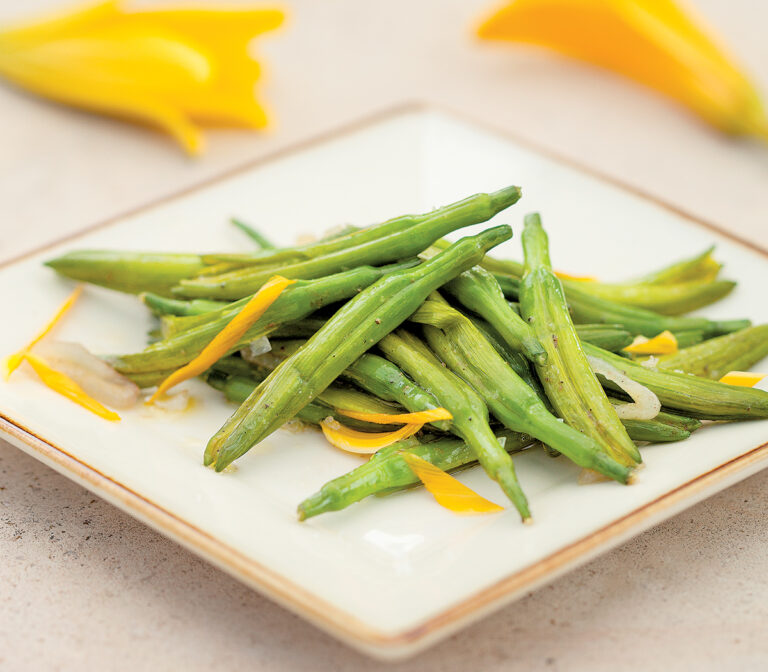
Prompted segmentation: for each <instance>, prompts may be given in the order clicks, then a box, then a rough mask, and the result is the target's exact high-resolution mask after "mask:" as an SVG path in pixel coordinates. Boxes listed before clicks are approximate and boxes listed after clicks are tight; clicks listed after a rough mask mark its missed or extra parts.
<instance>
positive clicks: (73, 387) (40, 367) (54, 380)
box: [24, 352, 120, 422]
mask: <svg viewBox="0 0 768 672" xmlns="http://www.w3.org/2000/svg"><path fill="white" fill-rule="evenodd" d="M24 359H25V360H26V361H27V362H29V363H30V365H31V366H32V368H33V369H34V370H35V373H37V375H38V376H40V379H41V380H42V381H43V383H45V385H46V386H47V387H49V388H50V389H52V390H53V391H54V392H58V393H59V394H61V395H62V396H65V397H67V399H71V400H72V401H74V402H75V403H76V404H78V405H79V406H82V407H83V408H84V409H86V410H87V411H90V412H91V413H95V414H96V415H98V416H99V417H101V418H104V419H105V420H111V421H112V422H116V421H118V420H120V416H119V415H118V414H117V413H115V412H114V411H111V410H109V409H108V408H107V407H106V406H103V405H102V404H100V403H99V402H98V401H96V400H95V399H94V398H93V397H91V396H89V395H88V394H86V392H85V391H84V390H83V388H82V387H80V386H79V385H78V384H77V383H76V382H75V381H74V380H72V379H71V378H70V377H69V376H66V375H65V374H63V373H61V372H60V371H56V369H53V368H51V367H50V366H48V364H47V363H46V362H45V360H43V359H41V358H40V357H38V356H37V355H33V354H32V353H31V352H27V353H26V354H25V355H24Z"/></svg>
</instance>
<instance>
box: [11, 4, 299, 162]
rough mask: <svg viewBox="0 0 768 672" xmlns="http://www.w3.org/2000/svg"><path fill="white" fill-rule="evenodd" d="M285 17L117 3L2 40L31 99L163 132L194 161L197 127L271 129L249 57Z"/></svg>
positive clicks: (199, 144)
mask: <svg viewBox="0 0 768 672" xmlns="http://www.w3.org/2000/svg"><path fill="white" fill-rule="evenodd" d="M283 18H284V14H283V12H282V11H281V10H279V9H253V8H229V9H213V8H210V9H207V8H190V9H155V10H153V9H146V10H125V9H123V7H122V5H121V3H120V2H118V1H117V0H110V1H109V2H103V3H100V4H98V5H93V6H90V7H86V8H84V9H82V10H80V11H77V12H70V13H68V14H62V15H59V16H57V17H52V18H50V19H48V20H47V21H43V22H39V23H35V24H30V25H28V26H22V27H19V28H15V29H10V30H5V31H0V75H2V76H4V77H5V78H7V79H8V80H10V81H12V82H14V83H15V84H17V85H18V86H20V87H22V88H24V89H27V90H29V91H31V92H33V93H37V94H39V95H42V96H45V97H47V98H51V99H53V100H55V101H57V102H61V103H65V104H68V105H73V106H76V107H80V108H83V109H87V110H90V111H94V112H101V113H105V114H110V115H113V116H118V117H125V118H129V119H132V120H135V121H140V122H144V123H147V124H150V125H154V126H157V127H159V128H161V129H163V130H165V131H167V132H168V133H170V134H171V135H172V136H174V137H175V138H176V139H177V140H178V142H179V143H180V144H181V145H182V146H183V147H184V148H185V149H186V150H187V151H188V152H189V153H190V154H197V153H199V152H200V151H202V148H203V138H202V134H201V132H200V130H199V128H198V127H197V126H196V124H195V122H200V123H205V124H222V125H235V126H245V127H250V128H263V127H264V126H266V125H267V115H266V113H265V111H264V109H263V107H262V106H261V105H260V103H259V102H258V101H257V100H256V97H255V91H254V88H255V83H256V81H257V80H258V79H259V76H260V72H261V71H260V66H259V64H258V63H257V62H256V61H255V60H253V59H252V58H251V56H250V55H249V53H248V47H249V43H250V41H251V40H252V39H253V38H254V37H255V36H256V35H258V34H261V33H263V32H266V31H268V30H273V29H275V28H277V27H278V26H279V25H280V24H281V23H282V21H283Z"/></svg>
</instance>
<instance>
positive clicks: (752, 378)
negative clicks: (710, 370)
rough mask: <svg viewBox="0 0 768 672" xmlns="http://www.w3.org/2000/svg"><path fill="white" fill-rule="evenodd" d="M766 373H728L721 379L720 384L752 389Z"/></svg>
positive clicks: (767, 374)
mask: <svg viewBox="0 0 768 672" xmlns="http://www.w3.org/2000/svg"><path fill="white" fill-rule="evenodd" d="M766 376H768V373H752V372H751V371H729V372H728V373H726V374H725V375H724V376H723V377H722V378H721V379H720V382H721V383H725V384H726V385H737V386H739V387H754V386H755V385H757V384H758V383H759V382H760V381H761V380H762V379H763V378H765V377H766Z"/></svg>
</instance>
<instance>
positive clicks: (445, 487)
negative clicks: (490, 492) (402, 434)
mask: <svg viewBox="0 0 768 672" xmlns="http://www.w3.org/2000/svg"><path fill="white" fill-rule="evenodd" d="M400 457H402V458H403V460H405V463H406V464H407V465H408V466H409V467H410V468H411V470H412V471H413V473H414V474H416V475H417V476H418V477H419V479H420V480H421V482H422V483H423V484H424V487H425V488H426V489H427V490H428V491H429V492H430V494H431V495H432V496H433V497H434V498H435V500H436V501H437V503H438V504H440V506H443V507H445V508H446V509H448V510H450V511H453V512H454V513H464V514H472V513H497V512H499V511H503V510H504V508H503V507H501V506H499V505H498V504H495V503H494V502H491V501H489V500H487V499H485V497H481V496H480V495H478V494H477V493H476V492H475V491H474V490H472V489H471V488H468V487H467V486H466V485H464V484H463V483H462V482H461V481H458V480H456V479H455V478H454V477H453V476H451V475H450V474H448V473H446V472H444V471H443V470H442V469H440V468H439V467H436V466H435V465H434V464H432V463H431V462H427V460H425V459H423V458H421V457H418V456H416V455H414V454H412V453H408V452H405V451H403V452H402V453H400Z"/></svg>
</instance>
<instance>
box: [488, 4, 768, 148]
mask: <svg viewBox="0 0 768 672" xmlns="http://www.w3.org/2000/svg"><path fill="white" fill-rule="evenodd" d="M478 35H479V36H480V37H481V38H484V39H492V40H504V41H511V42H522V43H528V44H535V45H538V46H542V47H547V48H549V49H552V50H554V51H557V52H559V53H561V54H564V55H566V56H569V57H571V58H576V59H579V60H582V61H586V62H589V63H593V64H595V65H599V66H602V67H604V68H607V69H609V70H612V71H614V72H617V73H619V74H621V75H624V76H625V77H629V78H631V79H634V80H635V81H638V82H640V83H642V84H644V85H646V86H648V87H650V88H652V89H655V90H656V91H659V92H660V93H662V94H664V95H666V96H668V97H670V98H673V99H675V100H677V101H679V102H680V103H682V104H684V105H686V106H687V107H688V108H690V109H691V110H692V111H693V112H695V113H696V114H698V115H699V116H700V117H702V118H703V119H704V120H706V121H707V122H709V123H711V124H713V125H714V126H716V127H717V128H719V129H721V130H723V131H725V132H727V133H732V134H735V135H755V136H759V137H761V138H763V139H764V140H768V120H767V119H766V116H765V112H764V110H763V108H762V105H761V103H760V99H759V96H758V94H757V92H756V90H755V88H754V87H753V85H752V84H751V83H750V81H749V80H748V78H747V76H746V75H745V74H744V73H743V72H742V71H741V70H740V69H739V67H738V66H737V65H736V63H735V61H734V59H733V58H732V57H731V56H730V55H729V54H728V53H727V51H726V50H725V49H724V48H723V47H722V46H721V45H719V44H718V43H717V41H716V40H715V39H714V38H713V37H712V34H711V31H708V30H707V29H706V28H705V27H703V24H702V22H701V21H698V20H695V19H694V18H693V15H692V12H691V11H690V10H687V9H686V10H684V9H683V6H682V4H681V3H676V2H674V1H673V0H514V1H513V2H511V3H507V4H506V5H505V6H504V7H502V8H501V9H500V10H498V11H497V12H496V13H494V14H493V15H492V16H491V17H490V18H488V19H487V20H485V21H484V22H483V23H482V25H481V26H480V27H479V29H478Z"/></svg>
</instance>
